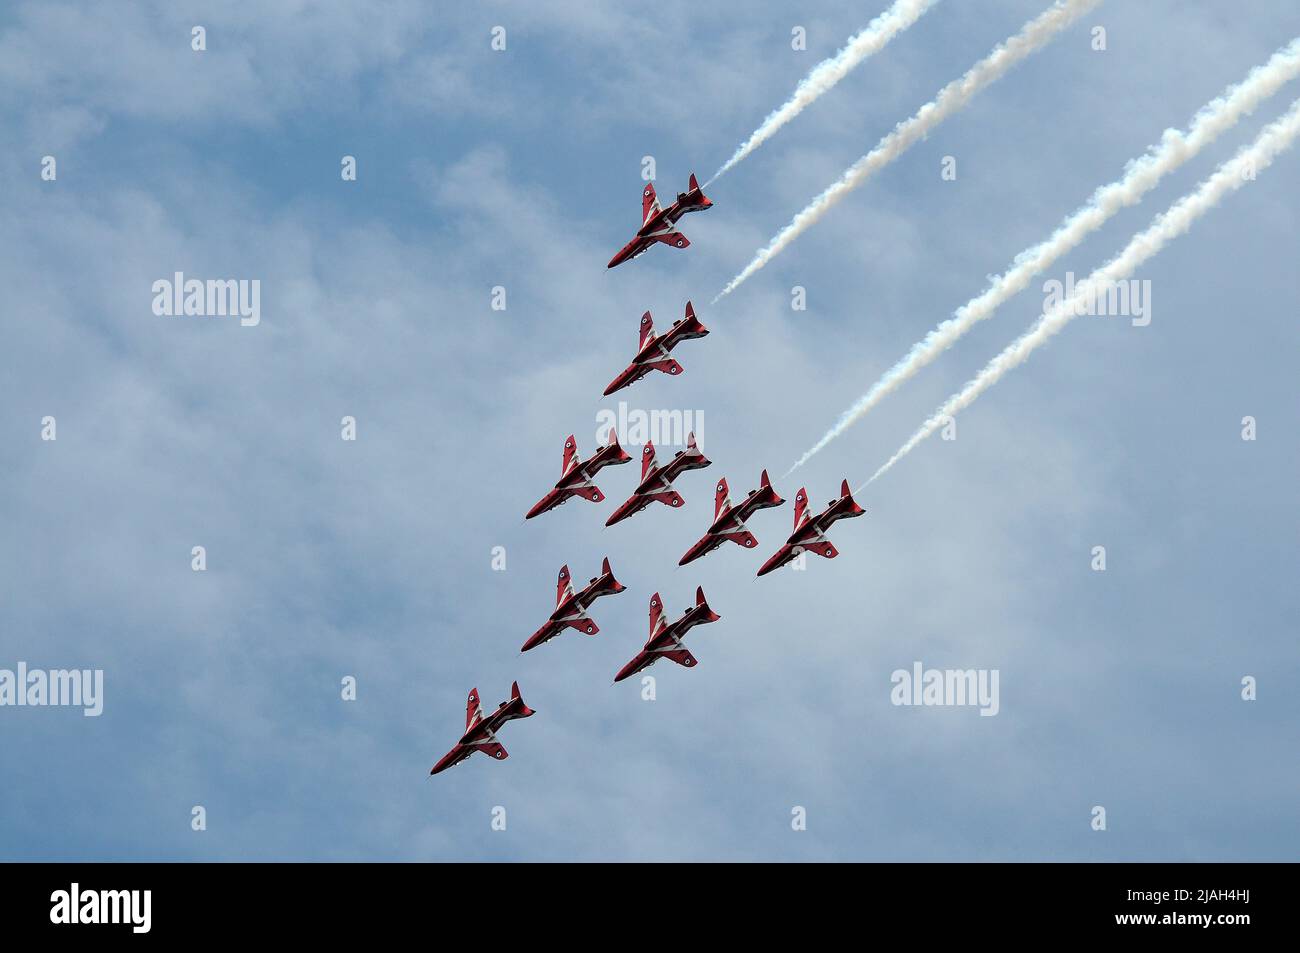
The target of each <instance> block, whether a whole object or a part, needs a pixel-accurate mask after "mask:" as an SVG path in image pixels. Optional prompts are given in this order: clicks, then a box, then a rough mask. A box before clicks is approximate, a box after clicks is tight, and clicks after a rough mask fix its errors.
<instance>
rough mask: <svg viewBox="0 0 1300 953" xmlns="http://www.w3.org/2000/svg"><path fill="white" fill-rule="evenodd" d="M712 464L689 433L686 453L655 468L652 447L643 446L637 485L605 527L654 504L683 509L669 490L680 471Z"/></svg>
mask: <svg viewBox="0 0 1300 953" xmlns="http://www.w3.org/2000/svg"><path fill="white" fill-rule="evenodd" d="M712 463H713V461H712V460H710V459H709V458H708V457H706V456H705V455H704V454H703V453H701V452H700V448H699V447H697V446H696V445H695V434H693V433H692V434H688V435H687V437H686V449H685V450H678V451H677V453H675V454H674V455H673V458H672V459H671V460H669V461H668V462H667V463H665V464H664V465H663V466H659V464H658V463H657V462H656V461H655V445H654V444H653V443H647V444H646V445H645V446H644V447H642V448H641V483H640V484H639V485H638V486H637V488H636V489H635V490H633V491H632V495H631V496H629V497H628V498H627V500H626V502H624V503H623V505H622V506H620V507H619V508H618V509H616V510H615V511H614V512H613V513H612V514H610V517H609V519H607V520H606V521H605V525H606V526H613V525H614V524H615V523H618V522H620V521H622V520H625V519H627V518H628V517H629V516H632V515H633V514H635V513H640V512H641V511H642V510H643V509H645V508H646V507H647V506H649V505H650V504H651V502H653V501H655V500H658V501H659V502H660V503H666V504H667V505H669V506H681V505H683V504H684V503H685V502H686V501H685V500H683V499H682V497H681V494H679V493H678V492H677V491H676V490H674V489H673V480H675V479H677V475H678V474H679V473H681V472H682V471H683V470H702V469H704V468H705V467H707V466H710V465H711V464H712Z"/></svg>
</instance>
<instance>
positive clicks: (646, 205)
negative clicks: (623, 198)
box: [641, 182, 660, 225]
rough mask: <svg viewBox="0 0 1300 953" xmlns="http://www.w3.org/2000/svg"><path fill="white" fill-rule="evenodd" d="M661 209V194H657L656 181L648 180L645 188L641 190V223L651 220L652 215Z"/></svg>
mask: <svg viewBox="0 0 1300 953" xmlns="http://www.w3.org/2000/svg"><path fill="white" fill-rule="evenodd" d="M659 211H660V207H659V196H657V195H655V187H654V183H653V182H647V183H646V184H645V188H644V189H642V190H641V224H642V225H644V224H645V223H646V222H648V221H650V219H651V217H652V216H654V215H656V214H658V213H659Z"/></svg>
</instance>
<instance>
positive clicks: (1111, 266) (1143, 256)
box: [858, 100, 1300, 490]
mask: <svg viewBox="0 0 1300 953" xmlns="http://www.w3.org/2000/svg"><path fill="white" fill-rule="evenodd" d="M1298 134H1300V100H1296V101H1295V102H1294V103H1292V104H1291V108H1290V110H1288V111H1287V113H1286V115H1284V116H1283V117H1282V118H1281V119H1278V120H1277V121H1275V122H1273V123H1270V124H1269V125H1268V126H1267V127H1266V128H1265V129H1264V131H1263V132H1261V133H1260V134H1259V137H1258V138H1257V139H1256V140H1255V141H1254V142H1252V143H1251V144H1250V145H1249V146H1246V147H1245V148H1243V149H1242V150H1241V151H1239V152H1238V153H1237V154H1236V155H1235V156H1233V158H1232V159H1230V160H1229V161H1227V162H1225V163H1224V164H1223V165H1221V166H1219V168H1218V169H1217V170H1215V172H1214V174H1213V175H1211V176H1210V177H1209V178H1208V179H1206V180H1205V181H1204V182H1202V183H1201V184H1200V186H1199V187H1198V188H1197V189H1196V190H1195V191H1194V192H1191V193H1189V194H1187V195H1185V196H1183V197H1182V198H1181V199H1179V200H1178V201H1177V202H1175V203H1174V204H1173V205H1172V206H1170V208H1169V209H1168V210H1167V211H1165V212H1163V213H1161V214H1160V215H1158V216H1156V218H1155V220H1154V221H1153V222H1152V223H1151V225H1150V226H1149V227H1148V228H1147V229H1146V231H1143V232H1140V233H1138V234H1137V235H1135V236H1134V237H1133V239H1132V241H1130V242H1129V243H1128V245H1126V246H1125V248H1124V250H1123V251H1121V252H1120V253H1119V254H1118V255H1116V256H1115V257H1114V258H1112V259H1111V260H1110V261H1109V262H1108V263H1107V264H1105V265H1103V266H1102V267H1101V268H1098V269H1097V270H1096V271H1094V272H1093V273H1092V274H1091V275H1089V276H1088V278H1087V279H1086V280H1085V281H1084V282H1082V283H1081V284H1079V285H1077V286H1076V289H1075V293H1074V294H1073V295H1071V296H1070V297H1069V298H1067V299H1066V300H1064V301H1062V302H1060V303H1059V304H1057V305H1056V306H1055V307H1053V308H1051V309H1049V310H1048V311H1046V312H1044V314H1043V315H1042V317H1040V318H1039V319H1038V320H1037V321H1036V322H1035V323H1034V325H1033V327H1031V328H1030V329H1029V330H1028V331H1026V332H1025V333H1024V334H1022V335H1021V336H1020V337H1018V338H1017V339H1016V340H1015V341H1013V342H1012V343H1011V344H1010V345H1008V346H1007V348H1006V349H1005V350H1004V351H1003V352H1002V353H1001V354H999V355H998V356H997V357H995V358H993V360H991V361H989V363H988V364H986V365H985V367H984V369H983V370H982V371H980V372H979V374H978V375H976V376H975V377H974V378H972V379H971V380H970V381H969V382H968V383H967V384H966V386H965V387H963V388H962V389H961V391H959V392H958V393H956V394H954V395H953V396H952V397H950V398H948V401H947V403H945V404H944V405H943V406H942V407H940V408H939V410H938V411H936V412H935V413H934V415H933V416H931V417H930V419H929V420H927V421H926V422H925V423H924V424H922V425H921V428H920V429H919V430H917V431H916V433H914V434H913V435H912V436H911V437H910V438H909V439H908V441H907V442H906V443H905V444H903V446H902V447H901V448H899V450H898V452H897V453H895V454H894V455H893V456H892V457H890V458H889V460H888V461H887V462H886V463H885V465H884V466H882V467H881V468H880V469H879V470H877V471H876V472H875V473H874V474H872V476H871V479H870V480H868V481H867V482H866V483H864V484H862V486H861V487H859V488H858V489H859V490H861V489H864V488H865V487H867V486H869V485H870V484H871V483H873V482H875V480H876V479H877V478H878V477H880V476H881V475H882V474H884V473H885V472H886V471H887V470H889V468H890V467H892V466H893V465H894V464H895V463H897V462H898V461H899V460H901V459H902V458H903V457H905V456H907V454H909V453H911V451H912V450H913V448H915V447H916V445H917V444H919V443H920V442H921V441H922V440H924V439H925V438H926V437H928V436H930V434H932V433H934V432H935V431H936V430H938V429H939V428H940V427H942V426H943V424H944V421H945V420H946V419H947V418H949V417H952V416H953V415H954V414H956V413H957V412H958V411H960V410H963V409H964V408H966V407H969V406H970V405H971V404H972V403H974V401H975V399H976V398H977V397H979V395H980V394H982V393H984V391H986V390H988V389H989V388H990V387H992V386H993V385H994V384H996V383H997V382H998V381H999V380H1001V379H1002V377H1003V376H1004V375H1005V374H1006V373H1007V372H1008V371H1009V370H1011V369H1012V368H1014V367H1017V366H1019V365H1020V364H1022V363H1024V362H1025V361H1026V360H1028V358H1029V355H1030V354H1032V353H1033V352H1034V351H1035V350H1037V349H1038V348H1039V347H1041V346H1042V345H1043V344H1045V343H1046V342H1047V341H1048V340H1049V339H1050V338H1051V337H1052V336H1053V335H1054V334H1056V333H1057V332H1058V331H1060V330H1061V329H1062V328H1063V327H1065V326H1066V325H1067V324H1069V323H1070V321H1071V319H1073V318H1074V317H1077V315H1078V313H1086V309H1087V308H1088V305H1089V302H1090V301H1091V300H1092V298H1093V295H1094V291H1093V289H1094V288H1097V287H1100V288H1102V289H1104V288H1105V287H1106V286H1107V285H1108V284H1110V283H1111V282H1116V281H1123V280H1126V279H1127V278H1128V277H1129V276H1130V275H1132V273H1133V271H1134V270H1135V269H1136V268H1137V267H1138V266H1139V265H1141V264H1142V263H1143V262H1145V261H1146V260H1147V259H1149V258H1151V257H1152V256H1153V255H1155V254H1156V253H1157V252H1159V251H1160V250H1161V249H1162V248H1163V247H1164V246H1165V245H1166V244H1167V243H1168V242H1170V241H1171V240H1173V239H1175V238H1177V237H1178V236H1179V235H1181V234H1183V233H1184V232H1186V231H1187V230H1188V229H1189V228H1191V226H1192V224H1193V223H1194V222H1195V221H1196V220H1197V219H1198V218H1200V217H1201V216H1202V215H1204V214H1205V213H1206V212H1208V211H1209V210H1210V209H1212V208H1214V206H1216V205H1217V204H1218V203H1219V200H1220V199H1222V198H1223V197H1224V196H1225V195H1227V194H1228V193H1230V192H1233V191H1235V190H1237V189H1239V188H1241V187H1242V186H1243V185H1245V184H1246V183H1247V182H1249V181H1250V180H1252V179H1253V178H1254V177H1255V174H1256V173H1257V172H1259V171H1262V170H1263V169H1266V168H1268V166H1269V165H1271V164H1272V162H1273V160H1274V159H1275V158H1276V157H1277V156H1278V155H1279V154H1280V153H1281V152H1283V151H1284V150H1286V149H1287V148H1288V147H1290V146H1291V145H1292V143H1294V141H1295V138H1296V136H1297V135H1298Z"/></svg>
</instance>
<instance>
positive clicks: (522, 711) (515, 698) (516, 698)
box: [510, 682, 537, 718]
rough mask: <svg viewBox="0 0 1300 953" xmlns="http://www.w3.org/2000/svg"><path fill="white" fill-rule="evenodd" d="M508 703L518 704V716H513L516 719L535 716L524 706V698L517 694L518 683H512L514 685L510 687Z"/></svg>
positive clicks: (533, 712)
mask: <svg viewBox="0 0 1300 953" xmlns="http://www.w3.org/2000/svg"><path fill="white" fill-rule="evenodd" d="M510 701H511V702H518V703H519V714H518V715H516V716H515V717H516V718H527V717H528V716H529V715H535V714H537V713H536V712H535V711H533V710H532V709H531V708H529V707H528V706H527V705H526V704H524V698H523V696H522V695H520V694H519V683H518V682H514V683H513V684H512V685H511V686H510Z"/></svg>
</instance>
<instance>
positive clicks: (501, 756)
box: [474, 741, 510, 761]
mask: <svg viewBox="0 0 1300 953" xmlns="http://www.w3.org/2000/svg"><path fill="white" fill-rule="evenodd" d="M474 750H475V751H482V752H483V753H484V754H485V755H487V756H488V757H489V758H495V759H496V760H497V761H504V760H505V759H506V758H508V757H510V752H508V751H506V749H505V746H504V745H502V744H501V742H499V741H485V742H483V743H482V744H481V745H475V746H474Z"/></svg>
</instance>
